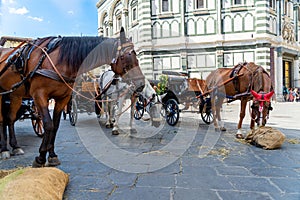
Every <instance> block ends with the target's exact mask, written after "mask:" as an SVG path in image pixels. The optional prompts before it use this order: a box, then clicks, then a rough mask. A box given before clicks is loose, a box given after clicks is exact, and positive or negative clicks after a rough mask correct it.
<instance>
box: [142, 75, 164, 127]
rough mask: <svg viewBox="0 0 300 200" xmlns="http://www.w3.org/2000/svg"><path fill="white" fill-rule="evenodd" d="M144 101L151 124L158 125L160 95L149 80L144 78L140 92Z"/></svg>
mask: <svg viewBox="0 0 300 200" xmlns="http://www.w3.org/2000/svg"><path fill="white" fill-rule="evenodd" d="M140 95H142V96H143V98H144V99H145V102H146V111H147V112H148V113H149V114H150V117H151V120H152V125H153V126H155V127H158V126H159V125H160V121H161V119H160V110H161V103H160V102H162V100H161V99H162V97H161V96H159V95H158V94H157V93H156V92H155V90H154V88H153V87H152V85H151V84H150V82H149V81H148V80H147V79H146V80H145V85H144V87H143V90H142V91H141V92H140Z"/></svg>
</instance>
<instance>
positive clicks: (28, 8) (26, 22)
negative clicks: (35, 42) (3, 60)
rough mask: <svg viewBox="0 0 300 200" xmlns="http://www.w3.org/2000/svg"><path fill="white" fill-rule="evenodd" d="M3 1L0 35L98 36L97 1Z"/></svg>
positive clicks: (0, 8) (0, 11)
mask: <svg viewBox="0 0 300 200" xmlns="http://www.w3.org/2000/svg"><path fill="white" fill-rule="evenodd" d="M0 2H1V3H0V37H1V36H16V37H30V38H37V37H46V36H58V35H61V36H97V28H98V27H97V26H98V16H97V8H96V3H97V2H98V0H0Z"/></svg>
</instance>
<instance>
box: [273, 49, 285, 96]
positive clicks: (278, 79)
mask: <svg viewBox="0 0 300 200" xmlns="http://www.w3.org/2000/svg"><path fill="white" fill-rule="evenodd" d="M276 51H277V55H275V57H276V56H277V57H276V58H274V60H276V61H275V63H274V64H275V72H274V75H275V93H276V101H283V96H282V91H283V90H282V89H283V81H282V79H283V69H282V49H281V47H278V48H277V49H276Z"/></svg>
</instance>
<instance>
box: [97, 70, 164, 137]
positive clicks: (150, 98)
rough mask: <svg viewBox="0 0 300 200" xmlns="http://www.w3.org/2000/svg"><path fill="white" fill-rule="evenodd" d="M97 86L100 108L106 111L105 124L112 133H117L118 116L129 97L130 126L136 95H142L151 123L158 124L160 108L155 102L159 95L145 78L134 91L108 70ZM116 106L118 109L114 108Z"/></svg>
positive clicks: (159, 98) (158, 99) (159, 99)
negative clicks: (143, 83)
mask: <svg viewBox="0 0 300 200" xmlns="http://www.w3.org/2000/svg"><path fill="white" fill-rule="evenodd" d="M99 87H100V94H101V100H102V108H103V109H104V112H105V113H106V123H105V126H106V127H107V128H113V129H112V134H113V135H118V134H119V126H118V125H119V118H120V116H121V115H122V112H123V111H122V108H123V107H124V106H123V103H124V101H125V100H126V99H131V105H130V122H129V125H130V128H132V121H133V115H134V105H135V101H136V97H137V95H142V96H143V97H144V99H146V102H147V104H146V111H147V112H148V113H149V114H150V119H151V121H152V125H154V126H159V124H160V110H159V106H158V104H157V103H159V102H161V97H160V96H158V95H157V94H156V92H155V90H154V89H153V87H152V86H151V85H150V83H149V81H148V80H147V79H145V85H144V86H143V87H142V91H140V92H134V91H132V90H131V86H130V85H128V84H127V83H125V82H123V81H122V80H121V78H120V77H116V76H115V73H114V72H113V71H111V70H109V71H106V72H104V73H103V74H102V75H101V76H100V79H99ZM116 107H117V108H118V109H116Z"/></svg>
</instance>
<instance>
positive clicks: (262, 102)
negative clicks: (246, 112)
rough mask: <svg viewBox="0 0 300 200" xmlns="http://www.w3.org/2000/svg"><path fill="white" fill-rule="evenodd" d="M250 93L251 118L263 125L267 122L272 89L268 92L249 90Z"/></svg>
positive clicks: (270, 108)
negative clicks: (251, 100) (251, 99)
mask: <svg viewBox="0 0 300 200" xmlns="http://www.w3.org/2000/svg"><path fill="white" fill-rule="evenodd" d="M251 94H252V95H253V104H252V106H251V108H252V118H253V119H254V120H255V121H256V123H257V124H258V125H262V126H264V125H265V124H266V123H267V117H268V115H269V111H270V110H272V107H271V97H272V96H273V94H274V90H273V91H271V92H269V93H264V92H259V93H257V92H255V91H254V90H251Z"/></svg>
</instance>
